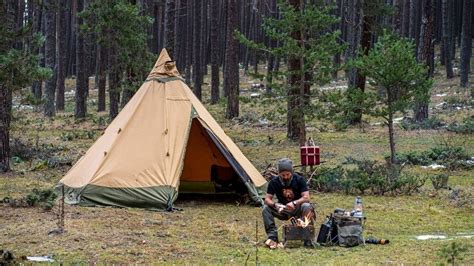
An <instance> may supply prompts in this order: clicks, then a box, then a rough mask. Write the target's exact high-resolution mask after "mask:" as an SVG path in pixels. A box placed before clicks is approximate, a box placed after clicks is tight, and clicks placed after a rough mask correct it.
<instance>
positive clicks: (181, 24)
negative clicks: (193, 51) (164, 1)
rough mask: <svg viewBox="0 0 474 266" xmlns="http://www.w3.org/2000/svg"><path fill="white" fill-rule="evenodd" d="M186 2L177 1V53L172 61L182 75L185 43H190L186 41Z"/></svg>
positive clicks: (184, 0)
mask: <svg viewBox="0 0 474 266" xmlns="http://www.w3.org/2000/svg"><path fill="white" fill-rule="evenodd" d="M187 4H188V3H187V0H180V1H179V9H178V11H177V12H176V14H178V15H177V16H176V17H177V18H176V33H175V37H174V39H175V47H176V49H175V50H177V52H176V53H175V55H174V58H173V60H175V61H176V67H177V68H178V70H179V71H183V72H182V73H183V74H184V73H185V71H186V69H185V68H186V65H187V62H186V46H187V43H188V42H190V40H189V39H188V30H189V29H188V28H189V27H188V25H187V23H186V20H187V15H186V13H187V9H188V5H187Z"/></svg>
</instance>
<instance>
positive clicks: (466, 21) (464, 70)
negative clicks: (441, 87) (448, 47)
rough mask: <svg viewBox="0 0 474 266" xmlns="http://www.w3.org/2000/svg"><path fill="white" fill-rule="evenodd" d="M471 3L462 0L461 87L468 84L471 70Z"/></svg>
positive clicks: (465, 86)
mask: <svg viewBox="0 0 474 266" xmlns="http://www.w3.org/2000/svg"><path fill="white" fill-rule="evenodd" d="M472 9H473V3H472V1H470V0H464V4H463V15H462V39H461V87H463V88H467V87H468V86H469V72H470V71H471V69H470V68H471V55H472V30H473V29H472V23H473V21H472V20H473V18H472V16H473V15H474V14H473V13H472V12H473V11H472Z"/></svg>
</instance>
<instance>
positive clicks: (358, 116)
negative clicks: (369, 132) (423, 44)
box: [350, 7, 374, 125]
mask: <svg viewBox="0 0 474 266" xmlns="http://www.w3.org/2000/svg"><path fill="white" fill-rule="evenodd" d="M366 8H367V7H366ZM373 23H374V17H372V16H368V15H364V16H363V18H362V38H361V40H360V46H361V48H362V51H363V53H364V55H368V54H369V50H370V46H371V41H372V24H373ZM356 86H357V89H358V90H360V91H361V92H364V91H365V76H364V75H362V74H361V73H360V71H357V72H356ZM362 104H363V103H362V102H358V103H357V106H361V105H362ZM352 113H353V114H352V116H351V120H350V124H352V125H354V124H359V123H360V122H362V109H361V108H355V109H353V111H352Z"/></svg>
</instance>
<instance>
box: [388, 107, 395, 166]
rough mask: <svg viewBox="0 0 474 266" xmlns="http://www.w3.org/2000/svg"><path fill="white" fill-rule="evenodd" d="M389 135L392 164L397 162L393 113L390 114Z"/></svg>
mask: <svg viewBox="0 0 474 266" xmlns="http://www.w3.org/2000/svg"><path fill="white" fill-rule="evenodd" d="M388 137H389V141H390V164H391V165H395V164H397V153H396V151H395V131H394V128H393V114H392V113H391V112H390V113H389V114H388Z"/></svg>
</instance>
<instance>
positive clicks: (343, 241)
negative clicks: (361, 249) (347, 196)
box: [317, 211, 363, 247]
mask: <svg viewBox="0 0 474 266" xmlns="http://www.w3.org/2000/svg"><path fill="white" fill-rule="evenodd" d="M362 232H363V227H362V219H361V218H356V217H352V216H347V215H344V213H343V212H339V211H335V212H334V214H331V215H330V216H327V219H326V222H325V223H323V224H322V225H321V228H320V230H319V234H318V238H317V242H318V243H319V244H321V245H336V244H338V245H340V246H343V247H354V246H357V245H359V244H361V243H363V238H362Z"/></svg>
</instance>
